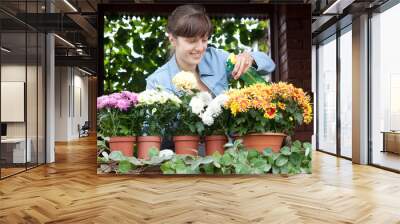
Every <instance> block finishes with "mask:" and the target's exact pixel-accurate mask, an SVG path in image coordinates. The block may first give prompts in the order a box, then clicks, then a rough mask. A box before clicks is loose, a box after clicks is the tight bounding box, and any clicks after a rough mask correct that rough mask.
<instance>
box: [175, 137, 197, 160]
mask: <svg viewBox="0 0 400 224" xmlns="http://www.w3.org/2000/svg"><path fill="white" fill-rule="evenodd" d="M173 140H174V143H175V153H176V154H186V155H193V156H197V154H198V147H199V142H200V136H174V137H173Z"/></svg>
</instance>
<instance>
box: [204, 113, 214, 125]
mask: <svg viewBox="0 0 400 224" xmlns="http://www.w3.org/2000/svg"><path fill="white" fill-rule="evenodd" d="M201 120H202V121H203V123H204V124H205V125H208V126H211V125H213V124H214V118H213V116H212V114H211V113H210V112H209V111H206V112H204V114H203V115H202V116H201Z"/></svg>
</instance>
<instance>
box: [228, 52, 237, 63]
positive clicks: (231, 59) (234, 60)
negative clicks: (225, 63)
mask: <svg viewBox="0 0 400 224" xmlns="http://www.w3.org/2000/svg"><path fill="white" fill-rule="evenodd" d="M228 60H229V61H231V63H232V64H236V55H235V54H233V53H232V54H230V55H229V57H228Z"/></svg>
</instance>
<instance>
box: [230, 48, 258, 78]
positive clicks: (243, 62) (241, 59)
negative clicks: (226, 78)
mask: <svg viewBox="0 0 400 224" xmlns="http://www.w3.org/2000/svg"><path fill="white" fill-rule="evenodd" d="M253 61H254V59H253V57H252V56H251V55H250V53H249V52H246V51H245V52H243V53H240V54H238V55H237V56H236V64H235V67H234V68H233V71H232V76H233V78H234V79H238V78H239V77H240V76H241V75H242V74H243V73H245V72H246V71H247V70H248V69H249V68H250V66H251V65H252V64H253Z"/></svg>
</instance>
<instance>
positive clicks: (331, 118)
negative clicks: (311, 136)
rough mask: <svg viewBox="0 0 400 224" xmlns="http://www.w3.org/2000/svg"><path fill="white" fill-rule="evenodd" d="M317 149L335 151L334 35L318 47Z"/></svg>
mask: <svg viewBox="0 0 400 224" xmlns="http://www.w3.org/2000/svg"><path fill="white" fill-rule="evenodd" d="M317 54H318V61H317V63H318V87H317V88H318V99H317V104H318V115H317V119H318V127H317V128H318V139H317V141H318V145H317V147H318V149H319V150H322V151H326V152H330V153H336V36H332V37H331V38H329V39H328V40H327V41H326V42H325V43H322V44H320V45H319V48H318V52H317Z"/></svg>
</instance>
